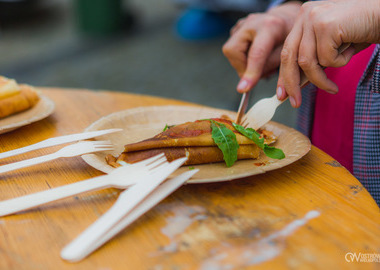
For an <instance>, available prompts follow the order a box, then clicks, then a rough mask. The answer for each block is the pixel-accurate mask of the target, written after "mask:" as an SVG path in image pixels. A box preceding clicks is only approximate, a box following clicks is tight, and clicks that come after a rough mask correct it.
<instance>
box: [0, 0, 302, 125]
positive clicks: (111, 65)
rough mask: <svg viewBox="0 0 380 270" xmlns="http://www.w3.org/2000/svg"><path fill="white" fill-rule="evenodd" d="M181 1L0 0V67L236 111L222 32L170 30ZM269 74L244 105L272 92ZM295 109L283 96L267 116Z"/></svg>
mask: <svg viewBox="0 0 380 270" xmlns="http://www.w3.org/2000/svg"><path fill="white" fill-rule="evenodd" d="M112 2H114V6H112V5H110V4H109V3H112ZM106 3H108V4H106ZM118 5H121V6H122V8H121V9H120V8H118V7H117V6H118ZM184 8H185V7H184V6H183V4H180V3H178V2H174V1H172V0H143V1H142V0H124V1H123V0H115V1H114V0H0V75H3V76H7V77H10V78H14V79H16V80H17V81H18V82H20V83H28V84H31V85H35V86H52V87H66V88H87V89H93V90H109V91H120V92H130V93H137V94H148V95H154V96H161V97H167V98H174V99H180V100H184V101H189V102H194V103H198V104H203V105H207V106H211V107H216V108H222V109H228V110H234V111H236V110H237V108H238V106H239V102H240V98H241V95H240V94H238V93H237V92H236V90H235V89H236V84H237V83H238V80H239V78H238V76H237V74H236V73H235V71H234V69H233V68H232V67H231V66H230V64H229V63H228V61H227V59H226V58H225V57H224V56H223V54H222V50H221V48H222V45H223V44H224V42H225V41H226V40H227V38H228V34H221V35H217V36H215V37H213V38H210V39H202V40H188V39H184V38H183V37H181V36H179V35H178V33H177V32H176V31H175V26H176V23H177V22H178V19H179V16H180V15H181V14H183V10H184ZM276 79H277V78H276V75H274V76H273V77H272V78H270V79H267V80H262V81H261V82H260V83H259V85H258V86H257V87H256V88H255V89H254V90H253V94H252V95H251V100H250V105H249V106H252V105H253V104H254V103H255V102H256V101H257V100H259V99H260V98H264V97H269V96H272V95H274V94H275V87H276ZM295 113H296V111H295V109H292V108H291V107H290V105H289V102H286V103H284V104H283V105H282V106H281V107H280V108H279V109H278V111H277V113H276V115H275V118H274V120H275V121H277V122H281V123H284V124H286V125H288V126H291V127H294V125H295V124H294V123H295Z"/></svg>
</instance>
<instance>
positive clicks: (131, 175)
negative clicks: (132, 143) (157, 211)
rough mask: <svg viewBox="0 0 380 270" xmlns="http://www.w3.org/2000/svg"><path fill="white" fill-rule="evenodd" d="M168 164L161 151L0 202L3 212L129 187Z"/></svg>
mask: <svg viewBox="0 0 380 270" xmlns="http://www.w3.org/2000/svg"><path fill="white" fill-rule="evenodd" d="M168 164H169V163H168V162H167V160H166V157H165V156H164V154H159V155H157V156H154V157H152V158H149V159H146V160H144V161H141V162H138V163H134V164H131V165H125V166H122V167H119V168H117V169H115V170H113V171H112V172H111V173H110V174H108V175H102V176H98V177H94V178H91V179H88V180H84V181H80V182H76V183H73V184H69V185H65V186H61V187H57V188H53V189H49V190H46V191H41V192H37V193H33V194H29V195H25V196H21V197H18V198H13V199H10V200H6V201H2V202H0V216H6V215H10V214H15V213H17V212H20V211H24V210H27V209H31V208H33V207H37V206H40V205H43V204H46V203H50V202H54V201H57V200H60V199H64V198H67V197H70V196H74V195H78V194H81V193H84V192H88V191H94V190H100V189H105V188H111V187H114V188H119V189H125V188H128V187H129V186H131V185H133V184H135V183H136V182H139V181H140V180H141V179H143V178H145V177H149V175H152V174H153V173H155V172H156V171H157V170H159V169H160V170H161V168H163V166H165V165H168Z"/></svg>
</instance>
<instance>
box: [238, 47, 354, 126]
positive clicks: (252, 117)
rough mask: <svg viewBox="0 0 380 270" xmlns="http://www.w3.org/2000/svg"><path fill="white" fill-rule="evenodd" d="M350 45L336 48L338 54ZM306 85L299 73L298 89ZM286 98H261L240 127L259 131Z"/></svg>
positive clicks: (302, 75)
mask: <svg viewBox="0 0 380 270" xmlns="http://www.w3.org/2000/svg"><path fill="white" fill-rule="evenodd" d="M350 45H351V43H344V44H342V46H340V47H339V48H338V53H339V54H341V53H342V52H344V51H345V50H346V49H347V48H348V47H350ZM307 83H309V81H308V78H307V77H306V75H305V73H303V72H301V74H300V87H301V88H302V87H304V86H305V85H306V84H307ZM287 99H288V97H287V98H286V99H284V100H278V99H277V95H274V96H272V97H270V98H263V99H260V100H259V101H258V102H256V103H255V104H254V105H253V106H252V108H251V109H249V111H248V112H247V113H246V115H245V116H244V117H243V120H242V122H241V125H242V126H246V127H250V128H253V129H259V128H260V127H262V126H263V125H265V124H266V123H268V122H269V121H270V120H271V119H272V118H273V116H274V113H275V112H276V109H277V107H278V106H280V105H281V104H282V103H284V101H285V100H287Z"/></svg>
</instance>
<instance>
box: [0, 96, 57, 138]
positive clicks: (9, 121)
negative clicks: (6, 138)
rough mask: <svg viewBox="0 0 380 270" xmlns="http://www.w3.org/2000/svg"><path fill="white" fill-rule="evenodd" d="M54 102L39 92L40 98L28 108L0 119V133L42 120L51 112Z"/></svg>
mask: <svg viewBox="0 0 380 270" xmlns="http://www.w3.org/2000/svg"><path fill="white" fill-rule="evenodd" d="M54 108H55V105H54V102H53V101H52V100H51V99H49V98H48V97H46V96H44V95H41V94H40V100H39V101H38V103H37V104H36V105H34V106H33V107H32V108H30V109H29V110H26V111H23V112H20V113H17V114H14V115H10V116H7V117H5V118H3V119H0V134H2V133H6V132H10V131H12V130H15V129H17V128H20V127H22V126H25V125H28V124H30V123H33V122H36V121H39V120H42V119H44V118H46V117H48V116H49V115H50V114H52V113H53V111H54Z"/></svg>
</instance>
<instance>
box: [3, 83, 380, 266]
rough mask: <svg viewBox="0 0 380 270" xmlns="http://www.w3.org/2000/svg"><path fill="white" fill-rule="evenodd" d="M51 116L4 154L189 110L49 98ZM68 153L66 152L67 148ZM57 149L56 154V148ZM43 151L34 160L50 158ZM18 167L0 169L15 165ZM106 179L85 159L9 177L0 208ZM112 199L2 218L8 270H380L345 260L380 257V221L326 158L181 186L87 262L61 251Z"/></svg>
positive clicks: (143, 102) (314, 152) (8, 143)
mask: <svg viewBox="0 0 380 270" xmlns="http://www.w3.org/2000/svg"><path fill="white" fill-rule="evenodd" d="M43 93H44V94H45V95H46V96H48V97H50V98H51V99H52V100H54V101H55V103H56V110H55V112H54V114H53V115H51V116H50V117H48V118H46V119H44V120H42V121H39V122H37V123H34V124H31V125H29V126H26V127H23V128H20V129H18V130H15V131H13V132H10V133H6V134H3V135H0V145H1V151H7V150H11V149H14V148H18V147H22V146H26V145H29V144H32V143H36V142H38V141H40V140H42V139H47V138H50V137H55V136H59V135H66V134H71V133H77V132H81V131H83V130H84V129H85V128H86V127H87V126H89V125H90V124H91V123H92V122H94V121H96V120H98V119H99V118H100V117H102V116H105V115H108V114H110V113H112V112H116V111H120V110H125V109H129V108H133V107H137V106H151V105H169V104H170V105H173V104H177V105H178V104H187V105H189V104H188V103H185V102H181V101H176V100H169V99H163V98H156V97H150V96H140V95H132V94H125V93H117V92H107V91H102V92H93V91H89V90H73V89H44V90H43ZM58 148H59V147H58ZM58 148H57V149H58ZM54 150H56V149H55V148H53V149H51V148H50V149H44V150H39V151H35V152H31V153H28V154H25V156H24V157H25V158H26V157H28V158H29V157H33V156H36V155H41V154H47V153H50V152H52V151H54ZM18 159H20V157H18V156H16V157H12V158H9V159H7V160H2V161H0V164H4V163H8V162H12V161H16V160H18ZM101 174H102V173H101V172H99V171H97V170H95V169H94V168H92V167H90V166H89V165H87V164H86V163H85V162H84V161H83V160H82V159H81V158H80V157H76V158H69V159H61V160H56V161H52V162H49V163H46V164H43V165H39V166H34V167H30V168H26V169H21V170H18V171H14V172H11V173H7V174H6V177H5V176H4V175H3V176H0V177H1V181H0V200H5V199H9V198H12V197H15V196H21V195H25V194H29V193H32V192H37V191H41V190H46V189H49V188H53V187H58V186H61V185H64V184H69V183H73V182H76V181H80V180H84V179H88V178H91V177H95V176H98V175H101ZM118 193H119V191H118V190H116V189H109V190H105V191H99V192H92V193H89V194H83V195H80V196H76V197H73V198H69V199H65V200H62V201H59V202H56V203H52V204H50V205H46V206H44V207H40V208H38V209H34V210H30V211H26V212H24V213H21V214H18V215H13V216H8V217H3V218H0V237H1V241H0V269H86V270H87V269H104V270H105V269H149V270H161V269H178V270H182V269H183V270H185V269H207V270H208V269H250V268H254V267H257V268H258V269H284V268H290V269H357V268H360V269H367V268H368V269H379V267H380V263H376V262H373V263H365V262H356V261H355V259H354V262H352V261H351V262H347V261H346V259H352V257H350V256H349V255H347V256H346V254H347V253H349V252H351V253H356V254H357V255H359V253H361V254H367V253H371V254H380V225H379V224H380V212H379V208H378V206H377V205H376V203H375V202H374V200H373V199H372V198H371V196H370V195H369V193H368V192H367V191H366V190H365V189H364V188H363V186H362V185H361V184H360V183H359V182H358V180H357V179H356V178H354V177H353V176H352V175H351V174H350V173H349V172H348V171H347V170H346V169H345V168H343V167H341V166H340V165H339V163H337V162H336V161H335V160H333V159H332V158H331V157H330V156H328V155H326V154H325V153H324V152H322V151H321V150H319V149H317V148H316V147H312V149H311V151H310V152H309V154H307V155H306V156H305V157H304V158H302V159H301V160H299V161H297V162H295V163H293V164H291V165H289V166H286V167H284V168H282V169H278V170H275V171H271V172H268V173H265V174H262V175H256V176H253V177H249V178H244V179H238V180H235V181H230V182H222V183H213V184H194V185H186V186H183V187H181V188H180V189H179V190H178V191H176V192H175V193H173V194H172V195H171V196H169V197H168V198H167V199H165V200H164V201H163V202H161V203H160V204H159V205H157V206H156V207H155V208H153V209H152V210H151V211H149V212H148V213H147V214H146V215H144V216H143V217H141V218H140V219H139V220H138V221H136V222H135V223H134V224H132V225H131V226H130V227H128V228H127V229H125V230H124V231H123V232H122V233H121V234H119V235H118V236H117V237H116V238H114V239H113V240H112V241H110V242H108V243H107V244H106V245H105V246H103V247H102V248H100V249H99V250H98V251H96V252H95V253H93V254H92V255H91V256H89V257H88V258H86V259H84V260H83V261H81V262H79V263H69V262H66V261H63V260H62V259H61V258H60V255H59V254H60V251H61V249H62V248H63V247H64V246H65V245H66V244H68V243H69V242H70V241H72V240H73V239H74V238H75V237H76V236H77V235H78V234H79V233H81V232H82V231H83V230H84V229H85V228H87V227H88V226H89V225H90V224H92V223H93V222H94V221H95V220H96V219H97V218H99V217H100V216H101V215H102V214H103V213H104V212H106V211H107V209H108V208H109V207H110V206H111V205H112V204H113V202H114V201H115V199H116V198H117V196H118Z"/></svg>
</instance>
